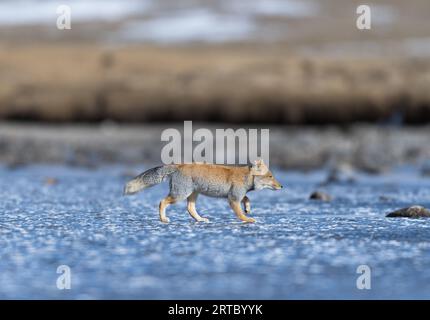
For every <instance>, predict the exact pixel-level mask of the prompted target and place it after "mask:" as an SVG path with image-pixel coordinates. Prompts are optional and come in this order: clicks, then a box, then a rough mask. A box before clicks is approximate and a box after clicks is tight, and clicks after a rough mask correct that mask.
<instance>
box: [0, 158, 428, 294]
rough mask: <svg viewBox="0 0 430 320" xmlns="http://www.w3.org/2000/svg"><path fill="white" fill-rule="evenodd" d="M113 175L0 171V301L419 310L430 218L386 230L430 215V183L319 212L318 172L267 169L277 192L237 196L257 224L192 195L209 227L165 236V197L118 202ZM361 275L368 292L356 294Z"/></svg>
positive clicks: (160, 192)
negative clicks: (366, 276)
mask: <svg viewBox="0 0 430 320" xmlns="http://www.w3.org/2000/svg"><path fill="white" fill-rule="evenodd" d="M139 169H143V168H139ZM125 171H130V169H129V168H124V167H105V168H102V169H97V170H84V169H76V168H67V167H47V166H30V167H25V168H19V169H15V170H10V169H7V168H0V199H1V201H0V298H24V299H27V298H53V299H66V298H67V299H68V298H73V299H74V298H79V299H94V298H106V299H108V298H109V299H116V298H145V299H159V298H163V299H167V298H178V299H187V298H197V299H211V298H220V299H221V298H223V299H230V298H231V299H260V298H263V299H301V298H318V299H329V298H357V299H378V298H418V299H421V298H426V299H428V298H430V290H429V283H430V252H429V249H430V220H425V219H416V220H411V219H388V218H385V214H386V213H387V212H389V211H391V210H394V209H398V208H401V207H405V206H409V205H412V204H420V205H423V206H427V207H430V189H429V186H430V180H429V179H427V180H425V179H424V178H420V177H419V176H418V175H417V174H416V173H414V172H411V171H408V170H406V169H401V170H400V171H399V172H394V173H391V174H387V175H382V176H360V179H358V180H357V182H356V183H355V184H340V185H329V186H326V187H323V188H321V187H320V188H319V189H320V190H323V191H325V192H328V193H330V194H331V195H332V196H333V197H334V200H333V201H332V202H329V203H322V202H316V201H311V200H308V197H309V194H310V193H311V192H312V191H314V190H316V189H317V186H318V184H319V183H320V182H321V181H322V180H324V177H325V174H326V173H325V172H313V173H310V174H302V173H282V172H280V171H279V170H276V169H275V170H274V172H275V175H276V176H278V177H279V180H280V181H281V183H282V184H283V185H284V186H285V187H286V188H284V189H283V190H282V191H270V190H264V191H260V192H253V193H250V195H249V196H250V198H251V201H252V207H253V213H252V216H253V217H255V218H256V219H257V221H258V223H256V224H243V223H241V222H239V221H238V220H237V218H236V217H235V216H234V214H233V213H232V212H231V210H230V209H229V207H228V206H227V203H226V202H225V201H224V200H223V199H211V198H205V197H201V198H200V199H199V201H198V203H197V209H198V211H199V212H200V214H201V215H202V216H204V217H208V218H209V219H210V220H211V222H210V223H208V224H205V223H195V222H193V221H192V220H191V218H190V217H189V215H188V214H187V212H186V208H185V203H182V204H179V205H176V206H172V207H170V208H169V209H168V216H169V217H170V219H171V223H170V224H168V225H165V224H162V223H160V222H159V220H158V213H157V212H158V211H157V207H158V202H159V200H160V199H161V198H162V197H164V196H165V195H166V194H167V185H166V184H163V185H160V186H157V187H154V188H152V189H148V190H146V191H144V192H143V193H141V194H138V195H136V196H131V197H123V196H122V188H123V185H124V182H125V181H126V180H127V178H125V177H124V172H125ZM138 171H139V170H137V172H138ZM47 177H53V178H56V179H58V183H57V184H46V183H45V180H46V178H47ZM381 195H384V196H385V198H384V199H380V196H381ZM361 264H367V265H369V266H370V268H371V270H372V282H371V285H372V289H371V290H358V289H357V288H356V279H357V277H358V276H359V275H358V274H357V273H356V269H357V267H358V266H359V265H361ZM59 265H68V266H69V267H70V268H71V271H72V288H71V290H58V289H57V287H56V280H57V277H58V276H59V274H57V273H56V270H57V267H58V266H59Z"/></svg>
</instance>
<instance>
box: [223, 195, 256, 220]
mask: <svg viewBox="0 0 430 320" xmlns="http://www.w3.org/2000/svg"><path fill="white" fill-rule="evenodd" d="M229 203H230V207H231V208H232V209H233V211H234V213H235V214H236V216H237V217H238V218H239V219H240V220H242V221H245V222H255V219H253V218H249V217H247V216H246V215H245V214H244V213H243V211H242V207H241V206H240V201H234V200H229Z"/></svg>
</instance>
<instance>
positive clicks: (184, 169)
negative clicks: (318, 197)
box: [124, 160, 282, 223]
mask: <svg viewBox="0 0 430 320" xmlns="http://www.w3.org/2000/svg"><path fill="white" fill-rule="evenodd" d="M165 179H170V193H169V195H168V196H167V197H166V198H164V199H163V200H161V202H160V208H159V212H160V220H161V221H162V222H166V223H167V222H169V219H168V218H167V217H166V208H167V207H168V206H169V205H171V204H173V203H175V202H178V201H181V200H185V199H187V201H188V206H187V208H188V212H189V214H190V215H191V217H193V218H194V219H195V220H196V221H203V222H208V221H209V220H208V219H206V218H203V217H201V216H200V215H199V214H198V213H197V211H196V200H197V196H198V195H199V194H203V195H206V196H210V197H222V198H227V199H228V201H229V204H230V206H231V208H232V209H233V211H234V213H235V214H236V215H237V217H238V218H239V219H240V220H242V221H245V222H255V220H254V219H253V218H250V217H247V216H246V215H245V214H244V212H243V211H242V207H241V203H242V204H243V205H244V208H245V212H246V213H250V211H251V205H250V201H249V198H248V197H247V196H246V193H247V192H249V191H252V190H261V189H265V188H268V189H272V190H279V189H281V188H282V185H281V184H280V183H279V182H278V181H277V180H276V179H275V178H274V177H273V175H272V173H271V172H270V171H269V169H268V168H267V166H266V165H265V164H264V162H263V160H256V161H255V162H254V164H253V165H252V166H226V165H215V164H206V163H191V164H177V165H173V164H172V165H165V166H160V167H156V168H152V169H149V170H147V171H145V172H144V173H142V174H140V175H138V176H137V177H135V178H134V179H133V180H131V181H130V182H128V183H127V184H126V186H125V188H124V194H125V195H128V194H134V193H137V192H139V191H141V190H143V189H145V188H148V187H151V186H154V185H156V184H158V183H161V182H162V181H163V180H165Z"/></svg>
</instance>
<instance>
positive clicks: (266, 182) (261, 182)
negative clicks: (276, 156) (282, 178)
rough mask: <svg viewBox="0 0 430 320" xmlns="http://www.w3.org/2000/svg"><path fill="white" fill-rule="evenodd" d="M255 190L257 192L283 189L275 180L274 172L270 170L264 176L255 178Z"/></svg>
mask: <svg viewBox="0 0 430 320" xmlns="http://www.w3.org/2000/svg"><path fill="white" fill-rule="evenodd" d="M254 188H255V189H257V190H261V189H271V190H279V189H282V188H283V187H282V185H281V184H280V183H279V182H278V180H276V179H275V177H274V176H273V174H272V172H270V171H269V170H268V171H267V172H266V173H265V174H263V175H255V176H254Z"/></svg>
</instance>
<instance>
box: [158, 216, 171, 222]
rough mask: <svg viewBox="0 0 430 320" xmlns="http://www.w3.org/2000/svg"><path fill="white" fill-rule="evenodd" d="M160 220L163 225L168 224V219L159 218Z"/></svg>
mask: <svg viewBox="0 0 430 320" xmlns="http://www.w3.org/2000/svg"><path fill="white" fill-rule="evenodd" d="M160 220H161V222H164V223H169V222H170V219H169V218H167V217H166V218H161V219H160Z"/></svg>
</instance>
